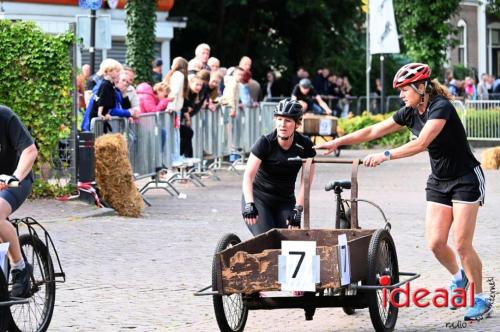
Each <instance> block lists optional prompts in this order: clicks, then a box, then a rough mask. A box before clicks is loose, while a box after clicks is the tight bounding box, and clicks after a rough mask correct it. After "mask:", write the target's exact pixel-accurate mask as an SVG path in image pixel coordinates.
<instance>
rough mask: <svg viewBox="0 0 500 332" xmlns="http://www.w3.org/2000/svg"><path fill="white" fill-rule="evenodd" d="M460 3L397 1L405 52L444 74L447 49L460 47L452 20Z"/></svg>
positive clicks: (457, 1) (442, 0) (451, 0)
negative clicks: (450, 21) (457, 45)
mask: <svg viewBox="0 0 500 332" xmlns="http://www.w3.org/2000/svg"><path fill="white" fill-rule="evenodd" d="M459 3H460V0H421V1H407V0H395V2H394V8H395V13H396V21H397V25H398V31H399V33H400V35H401V36H402V37H403V38H402V41H403V46H404V51H405V53H406V55H407V56H408V57H410V59H411V60H412V61H415V62H424V63H427V64H429V66H430V67H431V68H432V69H433V70H434V72H436V73H437V72H440V70H441V68H442V66H443V64H444V62H445V61H446V49H447V48H448V47H453V46H454V45H456V42H457V41H456V39H455V38H453V37H452V36H454V35H455V34H456V33H457V30H456V29H455V28H453V27H452V26H451V25H450V23H449V19H450V17H451V16H452V15H453V14H455V13H456V12H457V11H458V8H459Z"/></svg>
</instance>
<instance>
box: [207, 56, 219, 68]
mask: <svg viewBox="0 0 500 332" xmlns="http://www.w3.org/2000/svg"><path fill="white" fill-rule="evenodd" d="M207 63H208V66H209V67H210V71H218V70H219V68H220V61H219V59H217V58H214V57H211V58H210V59H208V62H207Z"/></svg>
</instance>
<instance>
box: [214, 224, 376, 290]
mask: <svg viewBox="0 0 500 332" xmlns="http://www.w3.org/2000/svg"><path fill="white" fill-rule="evenodd" d="M373 232H374V230H362V229H352V230H349V231H346V230H334V229H321V230H319V229H315V230H305V229H304V230H288V229H273V230H270V231H269V232H267V233H264V234H261V235H259V236H257V237H255V238H253V239H250V240H247V241H245V242H242V243H239V244H237V245H236V246H234V247H231V248H228V249H226V250H224V251H222V252H220V253H219V254H217V256H216V265H217V266H216V271H217V273H218V276H217V280H218V285H217V289H218V290H219V293H221V294H233V293H245V294H252V293H256V292H261V291H279V290H280V289H281V284H280V283H279V282H278V256H279V255H280V254H281V241H283V240H287V241H316V254H317V255H319V256H320V269H319V270H320V278H319V280H320V283H319V284H317V285H316V288H317V289H325V288H337V287H340V286H341V283H340V273H339V258H338V251H337V243H338V236H339V234H343V233H345V234H346V236H347V241H348V242H347V243H348V246H349V256H350V266H351V282H357V281H364V280H365V279H366V276H367V273H368V271H367V266H368V246H369V243H370V239H371V236H372V234H373Z"/></svg>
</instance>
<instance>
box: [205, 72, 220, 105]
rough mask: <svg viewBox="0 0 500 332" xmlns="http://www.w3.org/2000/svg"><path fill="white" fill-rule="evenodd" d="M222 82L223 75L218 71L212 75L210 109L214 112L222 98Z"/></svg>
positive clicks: (209, 90)
mask: <svg viewBox="0 0 500 332" xmlns="http://www.w3.org/2000/svg"><path fill="white" fill-rule="evenodd" d="M220 82H221V75H220V74H219V72H218V71H214V72H211V73H210V81H209V82H208V97H209V98H208V108H209V109H210V110H211V111H212V112H214V111H215V108H216V106H217V105H218V103H219V96H220V91H219V87H220Z"/></svg>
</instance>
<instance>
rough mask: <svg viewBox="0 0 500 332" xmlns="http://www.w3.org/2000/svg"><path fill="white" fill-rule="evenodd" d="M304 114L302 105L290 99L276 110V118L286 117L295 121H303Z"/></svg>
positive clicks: (280, 103)
mask: <svg viewBox="0 0 500 332" xmlns="http://www.w3.org/2000/svg"><path fill="white" fill-rule="evenodd" d="M302 114H303V110H302V105H301V104H300V103H299V102H298V101H296V100H291V99H290V98H286V99H283V100H281V101H280V102H279V103H278V105H276V109H275V110H274V116H285V117H288V118H293V119H295V120H300V119H302Z"/></svg>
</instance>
